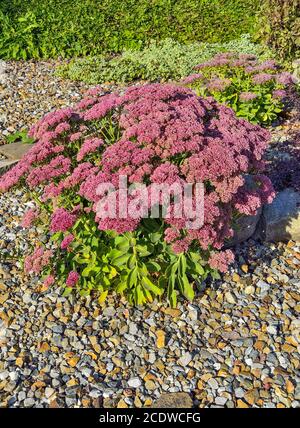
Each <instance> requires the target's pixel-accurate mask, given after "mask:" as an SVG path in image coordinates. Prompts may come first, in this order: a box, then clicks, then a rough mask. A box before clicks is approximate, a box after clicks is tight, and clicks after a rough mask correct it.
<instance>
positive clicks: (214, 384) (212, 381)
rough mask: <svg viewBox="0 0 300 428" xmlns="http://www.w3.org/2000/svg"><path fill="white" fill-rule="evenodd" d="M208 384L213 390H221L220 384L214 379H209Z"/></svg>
mask: <svg viewBox="0 0 300 428" xmlns="http://www.w3.org/2000/svg"><path fill="white" fill-rule="evenodd" d="M207 383H208V385H209V386H210V387H211V388H212V389H218V388H219V384H218V382H217V381H216V379H214V378H213V377H212V378H211V379H208V381H207Z"/></svg>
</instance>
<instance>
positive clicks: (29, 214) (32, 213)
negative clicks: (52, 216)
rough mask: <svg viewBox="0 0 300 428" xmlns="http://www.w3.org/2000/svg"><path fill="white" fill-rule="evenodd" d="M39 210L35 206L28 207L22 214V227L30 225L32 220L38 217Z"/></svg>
mask: <svg viewBox="0 0 300 428" xmlns="http://www.w3.org/2000/svg"><path fill="white" fill-rule="evenodd" d="M38 216H39V210H38V209H36V208H30V209H29V210H28V211H26V213H25V214H24V216H23V219H22V223H21V226H22V227H24V228H28V227H30V226H31V225H32V224H33V222H34V221H35V220H36V219H37V218H38Z"/></svg>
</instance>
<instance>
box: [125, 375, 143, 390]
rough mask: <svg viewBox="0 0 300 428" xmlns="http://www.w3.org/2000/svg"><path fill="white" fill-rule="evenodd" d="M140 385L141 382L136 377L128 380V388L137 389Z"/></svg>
mask: <svg viewBox="0 0 300 428" xmlns="http://www.w3.org/2000/svg"><path fill="white" fill-rule="evenodd" d="M141 384H142V382H141V380H140V379H139V378H138V377H133V378H132V379H129V380H128V386H129V387H130V388H139V387H140V386H141Z"/></svg>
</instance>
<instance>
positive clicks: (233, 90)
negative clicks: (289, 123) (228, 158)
mask: <svg viewBox="0 0 300 428" xmlns="http://www.w3.org/2000/svg"><path fill="white" fill-rule="evenodd" d="M195 69H196V70H199V73H195V74H192V75H190V76H188V77H187V78H185V79H184V80H183V81H182V83H183V84H184V85H186V86H188V87H191V88H193V89H194V90H195V91H196V93H197V94H198V95H200V96H205V97H210V96H213V97H214V98H215V99H216V100H217V101H219V102H221V103H223V104H226V105H228V106H229V107H231V108H232V109H233V110H234V111H235V112H236V114H237V116H238V117H243V118H245V119H247V120H248V121H250V122H253V123H260V124H264V125H268V124H270V123H272V122H273V121H274V120H275V119H276V118H277V116H278V115H279V114H280V113H281V112H282V110H283V102H282V99H283V98H284V97H285V96H286V93H285V91H284V88H285V87H286V86H288V85H290V84H292V83H293V78H292V76H291V75H290V74H289V73H288V72H282V73H280V71H279V67H278V65H277V64H276V62H275V61H274V60H267V61H264V62H261V63H260V62H258V61H257V58H256V57H255V56H253V55H247V54H246V55H245V54H235V53H230V52H225V53H221V54H218V55H216V56H215V57H214V58H212V59H211V60H209V61H207V62H204V63H202V64H199V65H198V66H196V67H195Z"/></svg>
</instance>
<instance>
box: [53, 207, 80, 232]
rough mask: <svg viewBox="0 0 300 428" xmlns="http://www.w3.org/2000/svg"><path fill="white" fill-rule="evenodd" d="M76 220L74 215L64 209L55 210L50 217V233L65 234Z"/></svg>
mask: <svg viewBox="0 0 300 428" xmlns="http://www.w3.org/2000/svg"><path fill="white" fill-rule="evenodd" d="M76 218H77V217H76V215H75V214H72V213H70V212H69V211H67V210H66V209H65V208H57V209H56V210H55V211H54V213H53V214H52V217H51V224H50V230H51V232H65V231H66V230H68V229H70V228H71V227H72V226H73V225H74V223H75V221H76Z"/></svg>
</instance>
